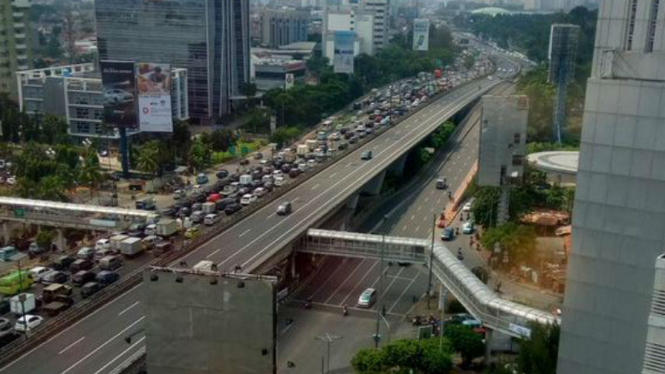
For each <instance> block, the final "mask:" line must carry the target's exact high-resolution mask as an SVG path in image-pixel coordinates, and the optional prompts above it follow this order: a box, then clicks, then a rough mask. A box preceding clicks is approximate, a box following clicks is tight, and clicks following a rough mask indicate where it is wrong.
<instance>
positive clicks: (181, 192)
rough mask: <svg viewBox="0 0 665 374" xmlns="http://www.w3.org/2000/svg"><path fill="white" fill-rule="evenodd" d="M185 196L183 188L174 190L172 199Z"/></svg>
mask: <svg viewBox="0 0 665 374" xmlns="http://www.w3.org/2000/svg"><path fill="white" fill-rule="evenodd" d="M185 197H187V192H185V190H175V191H174V192H173V199H174V200H179V199H184V198H185ZM174 208H175V207H174ZM181 209H182V208H181Z"/></svg>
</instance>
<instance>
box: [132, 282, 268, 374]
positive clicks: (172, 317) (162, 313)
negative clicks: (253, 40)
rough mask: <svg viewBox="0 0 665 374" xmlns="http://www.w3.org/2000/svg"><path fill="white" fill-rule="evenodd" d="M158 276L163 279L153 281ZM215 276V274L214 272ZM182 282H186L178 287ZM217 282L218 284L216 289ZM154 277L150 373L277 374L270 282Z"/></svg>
mask: <svg viewBox="0 0 665 374" xmlns="http://www.w3.org/2000/svg"><path fill="white" fill-rule="evenodd" d="M153 274H154V275H157V277H158V280H152V279H151V277H152V276H153ZM210 274H212V273H210ZM177 277H182V282H180V283H179V282H176V278H177ZM212 279H216V280H217V284H211V280H212ZM240 282H241V280H238V279H232V278H228V277H222V276H219V275H216V276H215V275H201V274H193V273H184V274H183V273H176V272H172V271H157V272H154V273H153V272H151V271H150V270H147V271H146V272H145V276H144V294H143V301H142V302H143V304H144V305H145V310H146V347H147V348H146V349H147V361H148V372H149V373H150V374H213V373H214V374H242V373H275V367H276V366H275V360H276V358H275V355H276V348H275V331H276V330H275V314H276V310H275V292H274V288H273V283H272V282H271V281H266V280H259V279H245V280H243V281H242V282H243V284H244V287H243V288H239V286H238V285H239V284H240Z"/></svg>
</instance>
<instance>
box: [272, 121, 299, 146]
mask: <svg viewBox="0 0 665 374" xmlns="http://www.w3.org/2000/svg"><path fill="white" fill-rule="evenodd" d="M300 134H301V130H300V129H299V128H297V127H293V126H291V127H281V128H278V129H277V130H275V132H274V133H273V134H272V135H270V141H271V142H273V143H276V144H277V147H278V148H281V147H283V146H284V145H285V144H287V143H289V142H291V141H292V140H294V139H297V138H298V137H299V136H300Z"/></svg>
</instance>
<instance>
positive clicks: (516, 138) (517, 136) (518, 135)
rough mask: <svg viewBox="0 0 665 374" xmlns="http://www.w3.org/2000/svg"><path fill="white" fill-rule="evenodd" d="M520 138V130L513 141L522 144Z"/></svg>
mask: <svg viewBox="0 0 665 374" xmlns="http://www.w3.org/2000/svg"><path fill="white" fill-rule="evenodd" d="M520 140H522V134H520V133H519V132H516V133H515V139H514V140H513V143H515V144H520Z"/></svg>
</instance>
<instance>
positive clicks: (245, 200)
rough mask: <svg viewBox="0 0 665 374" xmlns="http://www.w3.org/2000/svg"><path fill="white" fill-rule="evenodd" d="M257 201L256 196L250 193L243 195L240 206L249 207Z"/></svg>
mask: <svg viewBox="0 0 665 374" xmlns="http://www.w3.org/2000/svg"><path fill="white" fill-rule="evenodd" d="M256 199H257V197H256V195H254V194H250V193H248V194H245V195H242V199H240V204H242V205H249V204H251V203H253V202H255V201H256Z"/></svg>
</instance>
